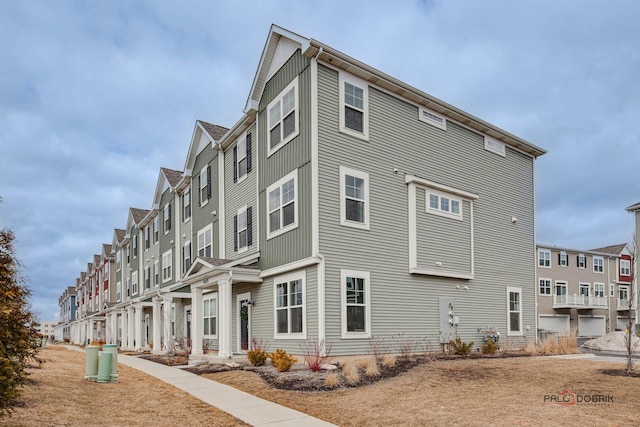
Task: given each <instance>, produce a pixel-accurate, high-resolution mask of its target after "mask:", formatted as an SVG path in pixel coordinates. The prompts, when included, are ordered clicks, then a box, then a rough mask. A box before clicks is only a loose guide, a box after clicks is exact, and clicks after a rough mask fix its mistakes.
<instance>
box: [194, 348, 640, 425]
mask: <svg viewBox="0 0 640 427" xmlns="http://www.w3.org/2000/svg"><path fill="white" fill-rule="evenodd" d="M619 367H621V365H620V364H610V363H603V362H595V361H585V360H567V359H558V358H548V357H520V358H510V359H480V360H456V361H436V362H430V363H427V364H424V365H420V366H418V367H416V368H414V369H412V370H411V371H408V372H406V373H404V374H401V375H399V376H397V377H395V378H390V379H386V380H383V381H380V382H378V383H375V384H373V385H369V386H365V387H360V388H350V389H341V390H337V391H331V392H299V391H283V390H274V389H272V388H270V387H268V386H267V385H266V384H265V383H264V382H263V381H262V380H261V379H260V377H258V376H257V374H255V373H252V372H245V371H232V372H222V373H217V374H207V375H204V376H205V377H207V378H210V379H213V380H216V381H219V382H221V383H224V384H228V385H231V386H234V387H236V388H239V389H241V390H244V391H247V392H250V393H253V394H255V395H257V396H259V397H262V398H264V399H267V400H271V401H274V402H277V403H280V404H282V405H285V406H289V407H291V408H294V409H297V410H299V411H302V412H306V413H308V414H310V415H313V416H315V417H318V418H321V419H324V420H326V421H330V422H332V423H335V424H338V425H343V426H371V425H393V426H398V425H406V426H418V425H430V426H431V425H436V426H453V425H456V426H478V425H491V426H541V425H545V426H571V425H575V426H596V425H597V426H603V427H604V426H639V425H640V378H627V377H616V376H608V375H603V374H600V373H598V370H600V369H607V368H619ZM565 389H567V390H569V391H571V392H573V393H576V394H577V395H578V397H577V399H582V400H586V399H584V396H592V395H604V396H613V402H609V403H598V404H593V403H585V402H584V401H583V402H580V401H579V402H578V403H577V404H576V406H560V405H558V404H556V403H551V402H549V401H547V402H545V395H554V396H555V395H557V393H558V392H561V391H563V390H565ZM605 398H606V399H608V397H605ZM588 399H590V397H589V398H588Z"/></svg>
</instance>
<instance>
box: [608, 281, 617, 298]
mask: <svg viewBox="0 0 640 427" xmlns="http://www.w3.org/2000/svg"><path fill="white" fill-rule="evenodd" d="M615 296H616V287H615V285H614V284H613V283H609V298H615Z"/></svg>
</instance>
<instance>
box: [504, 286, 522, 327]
mask: <svg viewBox="0 0 640 427" xmlns="http://www.w3.org/2000/svg"><path fill="white" fill-rule="evenodd" d="M512 292H517V293H518V294H520V298H519V301H520V311H519V313H520V322H519V323H520V330H519V331H512V330H511V309H510V306H511V299H510V298H511V295H510V294H511V293H512ZM522 308H523V304H522V288H515V287H511V286H507V335H508V336H522V335H523V330H524V326H523V325H522Z"/></svg>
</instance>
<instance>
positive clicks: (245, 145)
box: [233, 133, 252, 182]
mask: <svg viewBox="0 0 640 427" xmlns="http://www.w3.org/2000/svg"><path fill="white" fill-rule="evenodd" d="M251 163H252V162H251V134H250V133H248V134H247V135H246V136H241V137H240V138H239V139H238V142H236V145H235V147H233V182H239V181H242V180H243V178H244V177H246V176H247V174H248V173H249V172H251V167H252V165H251Z"/></svg>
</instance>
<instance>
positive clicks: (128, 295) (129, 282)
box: [127, 277, 131, 298]
mask: <svg viewBox="0 0 640 427" xmlns="http://www.w3.org/2000/svg"><path fill="white" fill-rule="evenodd" d="M127 298H131V278H129V277H127Z"/></svg>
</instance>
